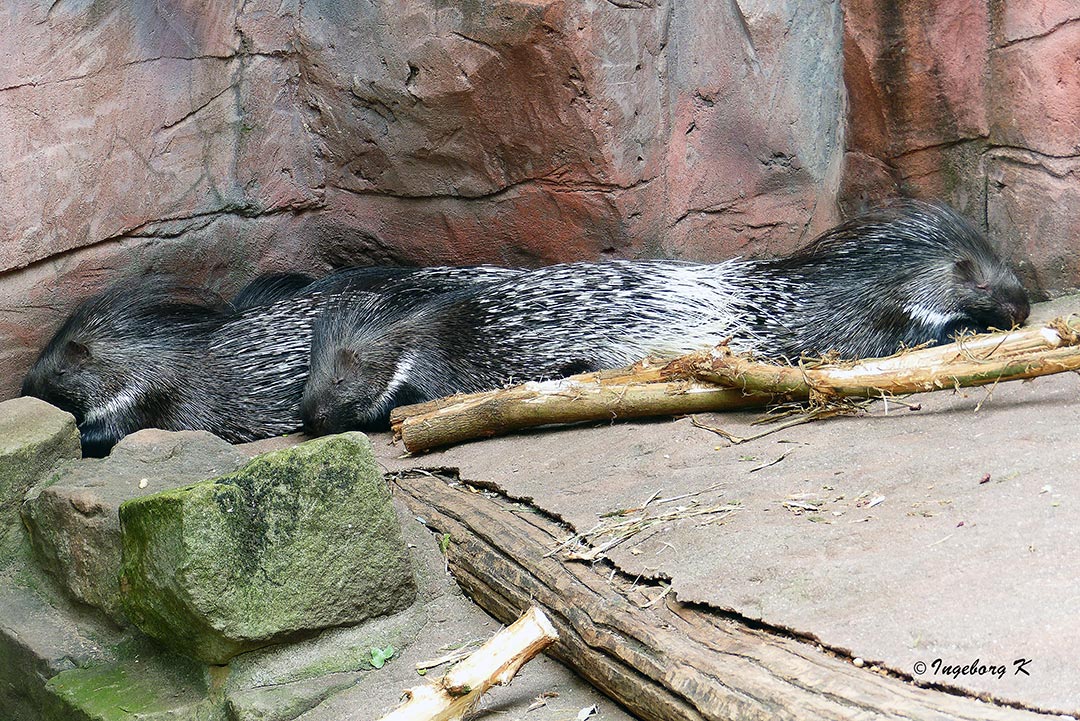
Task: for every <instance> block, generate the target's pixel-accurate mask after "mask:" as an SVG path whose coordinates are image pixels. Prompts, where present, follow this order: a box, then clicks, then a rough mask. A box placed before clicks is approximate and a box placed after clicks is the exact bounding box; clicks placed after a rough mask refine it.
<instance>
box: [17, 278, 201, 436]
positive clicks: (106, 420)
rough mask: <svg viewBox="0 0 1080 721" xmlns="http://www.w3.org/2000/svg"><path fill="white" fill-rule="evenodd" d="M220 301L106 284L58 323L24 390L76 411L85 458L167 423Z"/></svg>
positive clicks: (178, 292)
mask: <svg viewBox="0 0 1080 721" xmlns="http://www.w3.org/2000/svg"><path fill="white" fill-rule="evenodd" d="M218 303H219V300H218V299H217V298H216V296H212V295H210V294H206V293H202V292H199V291H187V290H176V289H173V290H166V289H162V288H158V287H155V286H154V285H153V284H150V283H146V282H144V283H137V284H135V285H131V284H128V285H127V286H126V287H124V286H117V287H114V288H112V289H110V290H107V291H105V292H104V293H101V294H99V295H97V296H94V297H93V298H90V299H89V300H87V301H85V302H84V303H82V304H81V305H80V306H79V307H78V308H77V309H76V310H75V312H74V313H73V314H72V315H71V316H70V317H69V318H68V319H67V320H66V321H65V322H64V324H63V325H62V326H61V327H60V329H59V330H58V331H57V332H56V334H55V335H54V336H53V338H52V340H50V341H49V343H48V344H47V345H46V346H45V348H44V349H43V350H42V351H41V354H40V355H39V356H38V358H37V360H36V361H35V362H34V364H33V366H32V367H31V368H30V371H29V372H28V373H27V375H26V378H25V379H24V381H23V385H22V393H23V395H28V396H34V397H36V398H40V399H42V400H44V401H47V402H49V403H51V404H53V405H55V406H57V407H59V408H61V409H63V410H65V411H68V412H69V413H71V414H72V415H74V416H75V421H76V423H77V424H78V426H79V432H80V436H81V440H82V447H83V453H84V454H85V455H88V456H101V455H105V454H106V453H108V451H109V450H110V449H111V448H112V446H113V445H114V444H115V443H116V442H117V441H118V440H120V438H122V437H123V436H125V435H127V434H128V433H131V432H133V431H135V430H138V429H140V428H148V427H166V428H167V427H169V426H170V425H171V424H170V420H171V419H173V418H175V417H176V416H177V414H178V405H179V404H180V403H181V398H182V397H184V395H185V394H187V393H189V392H190V387H191V386H192V385H193V384H192V379H191V378H190V370H191V368H192V367H193V364H194V363H196V362H197V358H198V357H199V356H201V355H202V354H201V353H200V352H199V351H198V350H197V348H198V346H199V339H200V337H201V336H202V335H204V331H205V328H206V327H207V325H209V324H212V323H213V322H214V320H215V319H216V318H217V317H218V316H219V314H220V312H221V310H220V308H219V307H218Z"/></svg>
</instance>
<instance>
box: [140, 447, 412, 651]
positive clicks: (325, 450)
mask: <svg viewBox="0 0 1080 721" xmlns="http://www.w3.org/2000/svg"><path fill="white" fill-rule="evenodd" d="M120 525H121V537H122V545H123V561H122V568H123V575H122V579H121V590H122V596H123V603H124V608H125V610H126V611H127V614H128V617H129V619H130V620H131V621H132V622H133V623H134V624H135V625H136V626H138V627H139V628H140V629H141V630H142V631H144V632H145V633H147V634H148V635H150V636H153V637H154V638H157V639H158V640H160V641H162V642H163V643H165V644H167V645H168V646H170V647H172V648H174V649H176V650H178V651H181V652H182V653H185V654H187V655H189V656H192V657H193V658H197V659H199V660H202V661H205V662H207V663H214V664H219V663H225V662H226V661H227V660H228V659H229V658H231V657H232V656H234V655H236V654H238V653H241V652H244V651H247V650H251V649H254V648H258V647H260V646H265V645H267V644H271V643H274V642H277V641H280V640H285V639H290V638H295V637H297V636H300V635H304V634H308V633H311V632H315V631H318V630H321V629H324V628H329V627H333V626H341V625H348V624H355V623H359V622H361V621H363V620H365V619H367V618H371V617H374V616H379V615H383V614H387V613H392V612H394V611H397V610H400V609H402V608H405V607H407V606H408V605H410V604H411V603H412V602H413V600H414V599H415V597H416V584H415V581H414V579H413V574H412V563H411V561H410V558H409V555H408V551H407V549H406V547H405V544H404V542H403V540H402V536H401V528H400V526H399V525H398V520H397V517H396V515H395V513H394V510H393V507H392V505H391V502H390V492H389V489H388V488H387V486H386V483H385V481H384V480H383V477H382V474H381V473H380V471H379V468H378V466H377V464H376V463H375V459H374V456H373V453H372V449H371V444H370V442H369V441H368V439H367V437H366V436H364V435H363V434H361V433H345V434H341V435H338V436H329V437H326V438H320V439H316V440H313V441H309V442H307V443H304V444H301V445H299V446H295V447H293V448H288V449H285V450H281V451H274V452H272V453H267V454H265V455H262V456H259V457H257V458H255V459H253V460H252V461H251V462H250V463H248V464H247V465H246V466H244V467H243V468H241V469H240V470H239V471H237V472H235V473H231V474H228V475H225V476H222V477H220V478H216V479H213V480H210V481H205V482H201V483H196V484H194V485H191V486H187V487H184V488H177V489H174V490H170V491H165V492H162V493H158V494H154V495H150V496H145V497H143V498H139V499H136V500H132V501H128V502H126V503H124V504H123V505H121V507H120Z"/></svg>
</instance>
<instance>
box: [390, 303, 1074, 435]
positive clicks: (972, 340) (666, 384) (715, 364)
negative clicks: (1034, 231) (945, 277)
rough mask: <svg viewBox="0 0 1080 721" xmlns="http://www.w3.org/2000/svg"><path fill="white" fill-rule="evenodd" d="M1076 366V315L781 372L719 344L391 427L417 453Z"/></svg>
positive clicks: (472, 401) (421, 409)
mask: <svg viewBox="0 0 1080 721" xmlns="http://www.w3.org/2000/svg"><path fill="white" fill-rule="evenodd" d="M1078 368H1080V319H1077V318H1075V317H1070V318H1067V319H1062V318H1059V319H1057V320H1055V321H1053V322H1051V323H1049V324H1047V325H1045V326H1043V327H1040V328H1032V329H1025V330H1019V331H1012V332H1009V333H990V334H986V335H980V336H972V337H968V338H965V339H962V340H960V341H958V342H956V343H950V344H947V345H942V346H936V347H932V348H924V349H920V350H912V351H907V352H904V353H901V354H899V355H895V356H891V357H889V358H880V359H869V360H864V361H859V362H851V363H836V364H819V365H817V366H812V365H810V364H807V363H804V364H803V365H800V366H785V365H776V364H772V363H761V362H757V361H754V360H751V359H749V358H747V357H745V356H737V355H735V354H733V353H731V352H730V351H729V350H728V349H727V348H726V347H724V346H720V347H718V348H716V349H711V350H708V351H702V352H699V353H692V354H690V355H687V356H683V357H681V358H677V359H675V360H673V361H671V362H670V363H667V364H666V365H655V364H654V365H649V364H648V363H639V364H637V365H634V366H632V367H630V368H627V369H621V370H613V371H603V372H600V373H587V374H583V375H578V376H571V377H569V378H564V379H562V380H556V381H546V382H535V383H525V384H523V385H519V386H514V387H512V388H504V389H501V390H496V391H487V392H484V393H473V394H468V395H461V396H453V397H450V398H445V399H439V400H437V401H432V402H430V403H424V404H419V405H415V406H401V407H399V408H395V409H394V411H393V412H392V413H391V415H390V422H391V427H392V429H393V431H394V434H395V436H396V437H397V438H400V439H401V441H402V442H403V443H404V444H405V448H406V450H408V451H409V452H411V453H418V452H421V451H426V450H429V449H432V448H438V447H440V446H447V445H453V444H455V443H461V442H462V441H467V440H471V439H474V438H486V437H490V436H494V435H499V434H503V433H510V432H513V431H517V430H522V429H525V428H534V427H537V426H542V425H550V424H565V423H580V422H586V421H602V420H615V419H629V418H642V417H647V416H663V415H686V414H691V413H700V412H705V411H722V410H735V409H741V408H750V407H760V406H764V405H767V404H768V403H770V402H775V401H779V400H805V399H807V398H811V397H812V398H815V399H818V400H827V399H829V398H836V397H840V396H856V397H864V398H865V397H869V398H874V397H880V396H883V395H889V394H892V395H902V394H908V393H917V392H923V391H930V390H940V389H942V388H956V387H960V386H973V385H985V384H989V383H997V382H1002V381H1007V380H1017V379H1022V378H1033V377H1035V376H1039V375H1048V374H1051V373H1061V372H1064V371H1069V370H1076V369H1078Z"/></svg>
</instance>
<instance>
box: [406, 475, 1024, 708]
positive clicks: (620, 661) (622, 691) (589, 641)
mask: <svg viewBox="0 0 1080 721" xmlns="http://www.w3.org/2000/svg"><path fill="white" fill-rule="evenodd" d="M394 483H395V484H396V486H397V487H398V489H399V490H400V491H401V493H400V494H398V495H399V497H401V498H402V499H403V500H404V501H405V503H406V504H407V505H408V506H409V508H410V510H411V512H412V513H414V514H416V515H418V516H421V517H423V518H424V519H426V521H427V523H428V524H429V525H430V526H431V527H432V528H433V529H434V530H436V532H438V533H440V534H450V539H451V542H450V544H449V545H448V547H447V561H448V563H449V566H450V570H451V572H452V573H453V575H454V577H455V578H456V579H457V581H458V582H459V583H460V584H461V586H462V587H463V589H464V590H465V592H466V593H467V594H468V595H469V596H470V597H471V598H472V599H473V600H474V601H476V602H477V603H478V604H479V605H480V606H482V607H483V608H484V609H486V610H487V611H488V612H489V613H491V614H493V615H494V616H495V617H496V618H498V619H500V620H502V621H504V622H506V621H509V620H511V619H514V618H516V617H517V616H518V614H519V613H521V611H522V610H523V609H525V608H528V607H529V606H531V605H533V604H536V605H539V606H541V607H542V608H543V609H544V610H545V613H546V614H547V616H548V618H549V619H550V620H551V622H552V624H553V625H554V626H555V628H556V629H557V630H558V633H559V641H558V642H557V643H555V644H554V645H553V646H551V647H550V649H548V653H550V654H551V655H553V656H555V657H557V658H559V659H560V660H562V661H563V662H564V663H566V664H567V665H569V666H571V667H572V668H574V669H575V670H576V671H577V672H578V673H579V674H581V675H582V676H583V677H585V678H586V679H588V680H589V681H590V682H591V683H592V684H593V685H594V686H596V687H597V688H598V689H599V690H600V691H602V692H603V693H605V694H606V695H608V696H609V697H610V698H612V699H614V700H616V701H618V702H619V703H620V704H622V705H623V706H624V707H625V708H626V709H628V710H629V711H630V712H631V713H633V714H635V715H637V716H638V717H639V718H641V719H644V720H645V721H653V720H661V719H663V720H665V721H668V720H670V721H676V720H678V721H702V720H705V719H710V720H713V719H714V720H716V721H720V720H721V719H723V720H724V721H750V720H752V721H776V720H783V719H817V720H821V721H830V720H835V721H840V720H841V719H851V718H853V717H858V718H860V719H864V720H868V719H896V720H900V719H904V720H906V721H919V720H921V719H926V720H930V719H935V720H940V719H944V718H947V719H953V720H955V721H976V720H978V721H1006V720H1007V721H1028V720H1029V719H1030V720H1031V721H1035V720H1036V719H1042V718H1045V716H1043V715H1040V714H1036V713H1032V712H1027V711H1022V710H1018V709H1015V708H1007V707H1002V706H997V705H994V704H991V703H984V702H982V701H978V700H975V699H972V698H969V697H965V696H960V695H953V694H950V693H942V692H941V691H937V690H934V689H928V688H921V687H918V686H915V685H913V684H911V683H910V682H908V681H906V680H904V679H902V678H899V677H897V676H894V675H889V674H887V673H884V672H879V673H875V672H874V671H873V670H872V669H870V668H856V667H855V666H854V665H853V664H852V663H851V662H850V661H849V660H846V659H844V658H842V657H841V656H838V655H836V654H833V653H830V652H828V651H824V650H821V649H820V648H819V647H817V646H815V645H814V644H812V643H807V642H805V641H801V640H798V639H796V638H793V637H791V636H788V635H783V634H780V633H776V632H771V631H769V630H766V629H762V628H754V627H750V626H748V625H745V624H743V623H740V622H739V621H738V620H737V619H733V618H730V617H728V616H726V615H723V614H719V613H716V612H714V611H711V610H710V609H707V608H703V607H697V606H692V605H687V604H682V603H679V602H678V601H677V600H675V598H674V596H673V595H672V594H668V595H667V596H666V598H665V599H664V601H663V602H660V603H656V602H655V601H656V599H657V598H658V597H659V596H660V595H661V594H662V593H663V592H664V589H663V588H662V587H659V586H657V585H655V584H649V583H643V582H640V581H639V582H636V583H635V582H634V581H633V580H632V579H628V578H626V577H624V576H623V575H622V574H620V573H616V572H613V571H612V569H611V566H610V565H607V564H605V563H598V564H584V563H564V562H562V561H560V560H559V559H557V558H554V557H550V556H549V555H548V554H549V552H550V551H551V550H552V549H554V548H556V547H558V546H559V544H560V543H561V542H562V541H564V540H565V539H566V538H567V537H569V536H571V535H573V534H572V532H571V531H569V530H567V529H565V528H564V527H562V526H561V525H560V524H558V523H557V522H556V521H554V520H552V519H551V518H550V517H549V516H547V515H546V514H543V513H540V512H536V513H529V512H527V510H523V508H522V507H521V505H520V504H517V503H513V504H512V503H511V502H509V501H508V500H506V499H505V498H502V497H492V496H491V495H490V494H479V493H472V492H470V491H469V490H468V489H467V488H466V487H463V486H458V487H455V486H453V485H451V484H449V483H448V482H447V481H445V480H443V479H440V478H438V477H434V476H431V475H422V474H411V475H410V474H405V475H402V476H400V477H398V478H397V479H396V480H395V481H394Z"/></svg>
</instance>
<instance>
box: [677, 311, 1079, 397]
mask: <svg viewBox="0 0 1080 721" xmlns="http://www.w3.org/2000/svg"><path fill="white" fill-rule="evenodd" d="M668 370H669V371H670V372H672V373H674V374H676V375H679V376H690V377H694V378H697V379H699V380H702V381H712V382H714V383H718V384H721V385H723V386H727V387H733V388H738V389H741V390H743V391H746V392H747V393H773V394H777V395H783V396H784V397H787V398H791V399H805V398H811V397H813V398H820V399H829V398H837V397H863V398H875V397H880V396H882V395H906V394H909V393H923V392H926V391H936V390H942V389H952V388H959V387H968V386H981V385H988V384H992V383H1003V382H1005V381H1012V380H1022V379H1026V378H1035V377H1037V376H1044V375H1050V374H1053V373H1062V372H1066V371H1075V370H1080V319H1077V318H1072V317H1071V318H1069V319H1061V318H1059V319H1057V320H1055V321H1053V322H1051V323H1049V324H1047V325H1045V326H1043V327H1040V328H1030V329H1025V330H1017V331H1011V332H1009V333H991V334H986V335H979V336H971V337H968V338H962V339H960V340H958V341H957V342H955V343H949V344H947V345H941V346H934V347H931V348H923V349H920V350H913V351H908V352H906V353H900V354H898V355H895V356H890V357H888V358H877V359H868V360H864V361H858V362H849V363H834V364H826V365H820V366H816V367H814V366H807V365H802V366H790V365H777V364H772V363H761V362H756V361H754V360H752V359H749V358H746V357H744V356H738V355H735V354H733V353H731V352H730V351H729V350H727V349H726V348H722V347H721V348H717V349H714V350H713V351H708V352H703V353H696V354H693V355H689V356H684V357H682V358H679V359H676V360H675V361H672V363H671V364H669V366H668Z"/></svg>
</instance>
